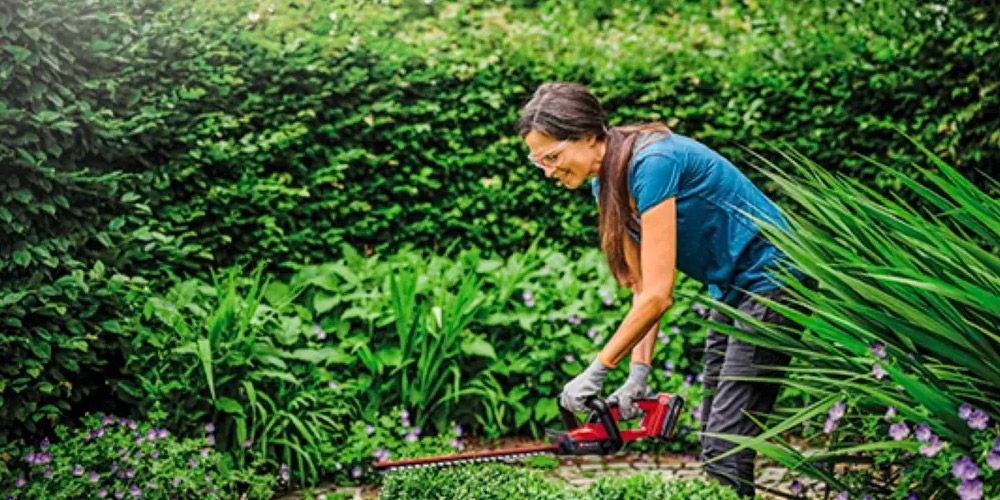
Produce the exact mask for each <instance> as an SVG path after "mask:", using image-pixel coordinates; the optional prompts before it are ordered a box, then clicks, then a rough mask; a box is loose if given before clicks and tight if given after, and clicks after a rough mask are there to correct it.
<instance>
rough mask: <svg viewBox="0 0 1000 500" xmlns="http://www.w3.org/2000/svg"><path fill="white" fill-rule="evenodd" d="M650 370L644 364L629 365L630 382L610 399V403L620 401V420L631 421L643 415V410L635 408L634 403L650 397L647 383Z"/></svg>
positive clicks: (626, 382) (623, 385)
mask: <svg viewBox="0 0 1000 500" xmlns="http://www.w3.org/2000/svg"><path fill="white" fill-rule="evenodd" d="M649 370H650V366H649V365H644V364H642V363H632V364H631V365H629V372H628V380H626V381H625V383H624V384H622V386H621V387H619V388H618V390H617V391H615V392H614V393H613V394H612V395H611V397H610V398H608V402H611V401H614V400H617V401H618V418H619V419H620V420H631V419H633V418H636V417H638V416H639V415H640V414H641V413H642V410H640V409H639V407H638V406H634V403H635V401H636V400H637V399H643V398H645V397H647V396H649V393H650V390H649V384H648V383H647V382H646V378H647V377H648V376H649Z"/></svg>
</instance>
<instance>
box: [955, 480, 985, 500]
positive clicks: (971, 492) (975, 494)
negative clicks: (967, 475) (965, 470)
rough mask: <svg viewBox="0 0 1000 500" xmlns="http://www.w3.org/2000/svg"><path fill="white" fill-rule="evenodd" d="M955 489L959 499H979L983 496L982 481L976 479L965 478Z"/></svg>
mask: <svg viewBox="0 0 1000 500" xmlns="http://www.w3.org/2000/svg"><path fill="white" fill-rule="evenodd" d="M955 491H957V492H958V498H960V499H961V500H979V499H981V498H983V482H982V481H980V480H978V479H966V480H965V481H962V484H961V485H959V487H958V489H956V490H955Z"/></svg>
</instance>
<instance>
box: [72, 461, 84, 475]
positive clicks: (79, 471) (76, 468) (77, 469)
mask: <svg viewBox="0 0 1000 500" xmlns="http://www.w3.org/2000/svg"><path fill="white" fill-rule="evenodd" d="M72 474H73V477H80V476H82V475H83V466H82V465H80V464H73V470H72Z"/></svg>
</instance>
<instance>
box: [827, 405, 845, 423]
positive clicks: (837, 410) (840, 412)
mask: <svg viewBox="0 0 1000 500" xmlns="http://www.w3.org/2000/svg"><path fill="white" fill-rule="evenodd" d="M846 411H847V405H846V404H844V402H843V401H838V402H836V403H834V405H833V406H831V407H830V411H829V412H828V413H827V415H828V416H829V417H830V418H832V419H833V420H840V419H841V418H843V417H844V413H846Z"/></svg>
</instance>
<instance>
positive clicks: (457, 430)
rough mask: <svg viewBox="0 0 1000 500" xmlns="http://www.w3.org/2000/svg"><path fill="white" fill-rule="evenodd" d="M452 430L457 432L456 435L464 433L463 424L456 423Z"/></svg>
mask: <svg viewBox="0 0 1000 500" xmlns="http://www.w3.org/2000/svg"><path fill="white" fill-rule="evenodd" d="M451 430H452V431H453V432H454V433H455V435H456V436H461V435H462V426H461V425H459V424H455V427H452V428H451Z"/></svg>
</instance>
